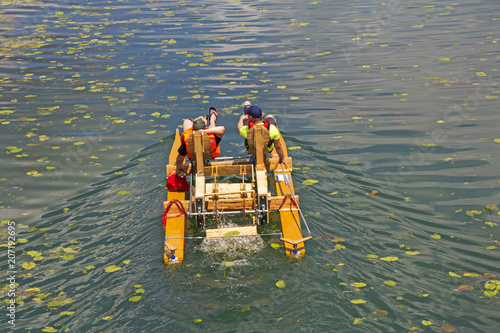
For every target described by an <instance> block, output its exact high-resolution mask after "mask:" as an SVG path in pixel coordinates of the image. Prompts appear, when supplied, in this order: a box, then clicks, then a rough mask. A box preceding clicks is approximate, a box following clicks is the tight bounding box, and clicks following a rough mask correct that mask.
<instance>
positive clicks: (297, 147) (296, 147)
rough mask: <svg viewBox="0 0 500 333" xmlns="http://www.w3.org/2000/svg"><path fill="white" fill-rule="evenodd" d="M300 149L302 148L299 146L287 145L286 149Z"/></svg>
mask: <svg viewBox="0 0 500 333" xmlns="http://www.w3.org/2000/svg"><path fill="white" fill-rule="evenodd" d="M300 149H302V147H301V146H293V147H288V150H300Z"/></svg>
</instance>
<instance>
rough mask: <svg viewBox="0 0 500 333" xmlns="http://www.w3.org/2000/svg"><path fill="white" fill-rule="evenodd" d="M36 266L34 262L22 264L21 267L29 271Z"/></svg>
mask: <svg viewBox="0 0 500 333" xmlns="http://www.w3.org/2000/svg"><path fill="white" fill-rule="evenodd" d="M35 266H36V264H35V263H34V262H30V263H27V262H25V263H23V265H22V267H23V268H24V269H25V270H28V271H29V270H30V269H32V268H34V267H35Z"/></svg>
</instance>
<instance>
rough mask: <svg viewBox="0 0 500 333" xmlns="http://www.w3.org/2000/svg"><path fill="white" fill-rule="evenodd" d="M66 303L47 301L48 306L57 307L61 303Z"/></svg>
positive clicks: (62, 303)
mask: <svg viewBox="0 0 500 333" xmlns="http://www.w3.org/2000/svg"><path fill="white" fill-rule="evenodd" d="M64 304H66V303H64V302H63V301H51V302H49V303H47V306H48V307H51V308H52V307H58V306H61V305H64Z"/></svg>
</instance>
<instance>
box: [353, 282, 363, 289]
mask: <svg viewBox="0 0 500 333" xmlns="http://www.w3.org/2000/svg"><path fill="white" fill-rule="evenodd" d="M351 286H353V287H356V288H363V287H366V283H363V282H353V283H351Z"/></svg>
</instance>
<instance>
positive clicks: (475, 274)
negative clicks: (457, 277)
mask: <svg viewBox="0 0 500 333" xmlns="http://www.w3.org/2000/svg"><path fill="white" fill-rule="evenodd" d="M464 276H468V277H482V275H481V274H479V273H464Z"/></svg>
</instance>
